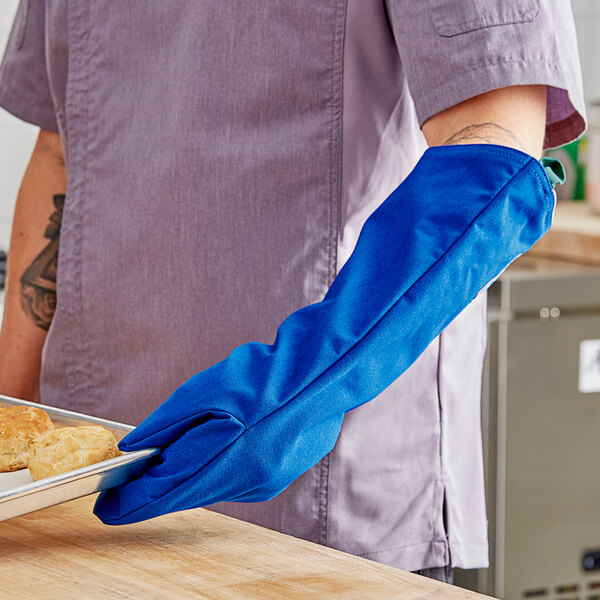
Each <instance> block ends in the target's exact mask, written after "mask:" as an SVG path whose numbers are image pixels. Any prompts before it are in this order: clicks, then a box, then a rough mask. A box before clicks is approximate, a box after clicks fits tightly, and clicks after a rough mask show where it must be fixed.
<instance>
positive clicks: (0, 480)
mask: <svg viewBox="0 0 600 600" xmlns="http://www.w3.org/2000/svg"><path fill="white" fill-rule="evenodd" d="M19 405H21V406H35V407H37V408H42V409H44V410H45V411H46V412H47V413H48V415H49V416H50V418H51V419H52V421H53V422H54V424H55V425H56V426H57V427H73V426H77V425H90V424H92V425H102V426H103V427H106V428H107V429H109V430H110V431H112V432H113V434H114V436H115V438H116V439H117V441H118V440H120V439H122V438H123V437H125V435H127V433H129V432H130V431H131V430H132V429H133V427H131V426H130V425H124V424H122V423H115V422H114V421H107V420H105V419H99V418H97V417H91V416H88V415H82V414H79V413H76V412H71V411H69V410H63V409H60V408H53V407H52V406H46V405H40V404H34V403H32V402H27V401H26V400H18V399H16V398H9V397H8V396H0V406H19ZM159 452H160V449H159V448H147V449H145V450H136V451H135V452H124V453H123V454H122V455H121V456H117V457H116V458H111V459H109V460H105V461H103V462H99V463H96V464H95V465H90V466H89V467H82V468H81V469H74V470H73V471H69V472H67V473H61V474H60V475H55V476H54V477H48V478H46V479H40V480H39V481H33V480H32V479H31V475H30V474H29V470H28V469H23V470H21V471H14V472H12V473H0V521H6V520H7V519H12V518H13V517H18V516H20V515H24V514H26V513H30V512H33V511H35V510H40V509H42V508H47V507H48V506H54V505H55V504H61V503H62V502H67V501H69V500H74V499H75V498H81V497H82V496H87V495H89V494H94V493H96V492H100V491H102V490H106V489H108V488H111V487H115V486H117V485H121V484H123V483H126V482H127V481H130V480H132V479H135V478H136V477H137V476H138V475H140V474H141V473H142V471H143V470H144V468H145V467H146V464H147V462H148V461H149V460H150V459H151V458H152V457H153V456H155V455H156V454H158V453H159Z"/></svg>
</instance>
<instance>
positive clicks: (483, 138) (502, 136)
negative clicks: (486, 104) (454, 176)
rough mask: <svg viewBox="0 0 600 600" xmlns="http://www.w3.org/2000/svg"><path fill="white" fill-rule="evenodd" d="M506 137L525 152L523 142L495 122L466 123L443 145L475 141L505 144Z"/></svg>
mask: <svg viewBox="0 0 600 600" xmlns="http://www.w3.org/2000/svg"><path fill="white" fill-rule="evenodd" d="M507 139H508V140H510V142H511V143H510V145H511V146H512V145H516V146H517V147H518V148H519V149H521V150H523V151H524V152H525V149H524V148H523V144H522V143H521V142H520V141H519V139H518V138H517V136H516V135H515V134H514V133H513V132H512V131H509V130H508V129H505V128H504V127H502V126H500V125H497V124H496V123H476V124H474V125H468V126H467V127H465V128H463V129H461V130H460V131H457V132H456V133H455V134H454V135H452V136H451V137H449V138H448V139H447V140H446V141H445V142H444V144H443V145H444V146H446V145H450V144H477V143H484V144H501V145H507V144H506V141H507Z"/></svg>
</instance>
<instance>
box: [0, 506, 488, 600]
mask: <svg viewBox="0 0 600 600" xmlns="http://www.w3.org/2000/svg"><path fill="white" fill-rule="evenodd" d="M94 499H95V498H94V497H87V498H81V499H79V500H74V501H72V502H69V503H67V504H62V505H59V506H54V507H52V508H48V509H45V510H42V511H38V512H35V513H31V514H28V515H25V516H22V517H18V518H16V519H12V520H9V521H4V522H0V555H1V560H0V597H2V598H10V599H11V600H17V599H19V600H20V599H27V600H29V599H35V600H40V599H45V600H55V599H56V600H58V599H60V600H64V599H65V598H77V599H87V598H94V599H95V598H100V599H102V598H112V599H120V598H136V599H167V598H168V599H174V598H194V599H207V600H208V599H210V600H231V599H240V598H241V599H250V598H252V599H261V600H275V599H280V598H285V599H289V600H296V599H302V600H305V599H308V598H334V599H338V598H339V599H344V600H345V599H348V600H350V599H365V600H378V599H383V598H402V599H406V600H417V599H428V600H434V599H437V598H444V599H447V600H458V599H461V600H470V599H472V600H476V599H480V600H481V599H483V598H485V596H481V595H479V594H474V593H472V592H467V591H466V590H462V589H460V588H457V587H451V586H448V585H446V584H443V583H439V582H437V581H432V580H429V579H425V578H424V577H419V576H417V575H413V574H411V573H406V572H404V571H400V570H398V569H393V568H391V567H386V566H384V565H380V564H377V563H374V562H371V561H367V560H365V559H361V558H357V557H354V556H350V555H348V554H344V553H342V552H338V551H336V550H331V549H330V548H325V547H322V546H318V545H316V544H312V543H310V542H305V541H303V540H298V539H295V538H292V537H290V536H286V535H282V534H280V533H276V532H273V531H269V530H267V529H263V528H261V527H257V526H255V525H251V524H249V523H244V522H242V521H237V520H235V519H231V518H229V517H225V516H223V515H219V514H216V513H212V512H210V511H207V510H203V509H196V510H192V511H187V512H183V513H177V514H172V515H166V516H164V517H159V518H157V519H153V520H151V521H146V522H144V523H138V524H135V525H124V526H120V527H109V526H106V525H103V524H102V523H101V522H100V521H99V520H98V519H97V518H96V517H95V516H94V515H93V514H92V507H93V502H94Z"/></svg>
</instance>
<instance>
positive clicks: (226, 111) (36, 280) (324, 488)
mask: <svg viewBox="0 0 600 600" xmlns="http://www.w3.org/2000/svg"><path fill="white" fill-rule="evenodd" d="M0 105H1V106H3V107H4V108H5V109H6V110H8V111H9V112H11V113H13V114H15V115H16V116H18V117H20V118H22V119H24V120H26V121H28V122H30V123H33V124H35V125H38V126H39V127H40V134H39V138H38V141H37V143H36V146H35V149H34V151H33V155H32V157H31V160H30V163H29V166H28V168H27V171H26V174H25V177H24V179H23V184H22V187H21V190H20V192H19V196H18V199H17V205H16V209H15V217H14V225H13V234H12V239H11V245H10V251H9V266H8V285H7V292H6V302H5V314H4V320H3V325H2V332H1V334H0V392H1V393H3V394H6V395H10V396H16V397H20V398H25V399H34V400H40V401H41V402H43V403H46V404H49V405H53V406H59V407H63V408H67V409H72V410H77V411H79V412H84V413H88V414H93V415H96V416H99V417H104V418H110V419H113V420H119V421H123V422H127V423H131V424H134V425H136V424H138V423H139V422H140V421H141V420H142V419H143V418H145V417H146V416H147V415H148V414H149V413H151V412H152V411H153V410H154V409H155V408H156V407H157V406H158V405H159V404H160V403H161V402H162V401H163V400H164V399H165V398H167V397H168V396H169V394H170V393H171V392H172V391H173V390H174V389H176V388H177V387H178V386H179V385H181V384H182V383H183V382H184V381H186V380H187V379H188V378H190V377H191V376H192V375H193V374H194V373H197V372H199V371H201V370H203V369H205V368H207V367H209V366H210V365H212V364H214V363H216V362H217V361H220V360H221V359H223V358H225V357H226V356H227V355H228V354H229V353H230V352H231V351H232V350H233V349H234V348H236V347H237V346H239V345H240V344H242V343H244V342H248V341H252V340H256V341H262V342H267V343H269V342H271V341H272V340H273V337H274V334H275V331H276V329H277V326H278V325H279V323H280V322H281V321H282V320H283V319H284V318H285V317H286V316H287V315H288V314H290V313H291V312H293V311H294V310H296V309H298V308H300V307H303V306H305V305H308V304H310V303H313V302H317V301H319V300H320V299H321V298H322V297H323V295H324V293H325V292H326V291H327V288H328V286H329V285H330V283H331V282H332V280H333V278H334V277H335V275H336V273H337V272H338V271H339V269H340V268H341V266H342V265H343V264H344V263H345V261H346V260H347V258H348V257H349V255H350V254H351V252H352V250H353V248H354V246H355V244H356V240H357V237H358V234H359V231H360V230H361V227H362V225H363V223H364V222H365V220H366V218H367V217H368V215H369V214H370V213H371V212H373V210H374V209H375V208H376V207H377V206H378V205H379V204H380V203H381V202H382V201H383V200H384V199H385V197H386V196H387V195H388V194H389V193H390V192H391V191H392V190H394V188H396V186H398V184H400V182H401V181H402V180H403V179H404V178H405V177H406V176H407V175H408V173H410V172H411V170H412V169H413V167H414V165H415V164H416V163H417V161H418V159H419V157H420V155H421V154H422V153H423V151H424V150H425V148H426V146H427V144H429V145H432V146H436V145H440V144H470V143H493V144H500V145H504V146H511V147H513V148H519V149H521V150H524V151H525V152H527V153H529V154H531V155H533V156H537V157H539V156H540V155H541V151H542V147H543V146H544V147H552V146H558V145H561V144H564V143H566V142H568V141H570V140H572V139H574V138H576V137H578V136H579V135H580V134H581V133H582V131H583V130H584V128H585V117H584V115H585V111H584V103H583V98H582V86H581V78H580V71H579V65H578V57H577V48H576V40H575V32H574V25H573V19H572V15H571V12H570V7H569V5H568V3H566V2H562V1H561V0H545V1H544V2H539V0H526V1H523V0H519V1H517V0H511V1H506V0H502V1H501V0H494V1H491V2H485V3H484V2H473V1H472V0H470V1H467V0H436V1H434V2H430V3H428V5H427V8H423V7H422V5H420V4H419V3H415V2H409V1H408V0H385V1H383V0H381V1H372V2H363V1H362V0H327V1H324V2H319V3H314V2H308V1H307V0H301V1H297V2H294V3H287V2H264V1H259V2H252V3H248V2H215V1H211V0H206V1H204V2H195V1H192V0H178V1H177V2H160V3H159V2H153V3H146V2H145V3H141V2H136V1H132V2H127V3H113V2H106V1H97V2H94V3H88V2H66V1H64V0H47V1H45V2H44V1H41V0H39V1H27V0H22V1H21V4H20V6H19V10H18V13H17V16H16V20H15V23H14V26H13V29H12V33H11V37H10V40H9V43H8V46H7V49H6V53H5V56H4V59H3V62H2V66H1V67H0ZM67 181H68V185H67ZM63 195H65V197H64V198H62V196H63ZM464 202H465V203H468V202H469V198H468V197H466V198H464ZM57 221H60V233H59V235H58V236H57V235H55V234H56V223H57ZM49 222H51V225H52V227H51V228H50V230H48V224H49ZM55 240H58V242H56V241H55ZM49 248H54V249H55V251H54V256H53V257H49V253H50V250H49ZM40 256H42V258H40ZM484 349H485V296H484V295H483V294H480V295H479V296H478V298H477V299H476V300H475V301H474V302H472V303H471V304H470V305H469V306H468V307H467V309H466V310H465V311H464V312H462V313H461V314H460V315H459V316H458V317H457V318H456V319H455V320H454V321H453V322H452V323H451V324H450V325H449V326H448V327H447V328H446V329H445V330H444V331H443V333H442V334H441V335H440V336H439V337H437V338H436V339H435V340H434V341H433V342H432V343H431V344H430V345H429V346H428V347H427V349H426V350H425V352H423V354H422V355H421V356H420V357H419V358H418V360H417V361H416V362H415V363H414V364H413V365H412V366H411V367H410V368H409V369H408V370H407V371H406V373H404V375H402V376H401V377H400V378H398V379H397V380H396V381H395V382H394V383H393V384H392V385H391V386H389V387H388V388H387V389H386V390H385V392H384V393H382V394H381V395H380V396H378V397H377V398H376V399H374V400H372V401H371V402H368V403H367V404H364V405H363V406H361V407H359V408H357V409H355V410H353V411H351V412H349V413H348V414H347V415H346V416H345V418H344V421H343V425H342V430H341V434H340V436H339V439H338V441H337V444H336V445H335V447H334V449H333V450H332V451H331V452H330V453H329V454H328V455H327V456H325V457H324V458H323V459H322V460H321V461H320V462H319V463H318V464H317V465H315V466H314V467H313V468H311V469H310V470H308V471H307V472H306V473H305V474H304V475H302V476H301V477H299V478H298V479H297V480H296V481H294V483H292V484H291V485H290V486H289V487H288V488H287V489H286V490H285V491H283V492H282V493H281V494H279V495H278V496H277V497H275V498H274V499H273V500H270V501H268V502H261V503H250V504H240V503H224V504H220V505H217V506H214V507H212V508H213V509H214V510H218V511H220V512H223V513H226V514H229V515H232V516H235V517H238V518H241V519H245V520H248V521H251V522H255V523H258V524H261V525H264V526H267V527H270V528H273V529H277V530H279V531H283V532H285V533H290V534H292V535H295V536H298V537H302V538H305V539H308V540H311V541H314V542H317V543H320V544H325V545H328V546H332V547H335V548H338V549H340V550H343V551H346V552H350V553H353V554H357V555H359V556H363V557H367V558H370V559H373V560H378V561H381V562H383V563H387V564H390V565H393V566H397V567H400V568H403V569H406V570H411V571H418V572H422V573H424V574H427V575H430V576H433V577H437V578H440V579H446V580H447V579H450V578H451V569H452V568H453V567H462V568H477V567H485V566H486V565H487V539H486V519H485V503H484V495H483V468H482V456H481V433H480V422H479V420H480V410H479V399H480V380H481V369H482V360H483V354H484Z"/></svg>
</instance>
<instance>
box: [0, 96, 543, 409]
mask: <svg viewBox="0 0 600 600" xmlns="http://www.w3.org/2000/svg"><path fill="white" fill-rule="evenodd" d="M545 123H546V88H545V86H515V87H509V88H503V89H499V90H494V91H491V92H487V93H485V94H481V95H480V96H476V97H474V98H471V99H470V100H466V101H465V102H461V103H460V104H457V105H455V106H453V107H451V108H448V109H447V110H444V111H442V112H440V113H438V114H437V115H434V116H433V117H431V118H430V119H429V120H428V121H427V122H426V123H425V124H424V125H423V133H424V134H425V137H426V139H427V142H428V143H429V145H430V146H438V145H442V144H473V143H492V144H500V145H504V146H511V147H513V148H517V149H519V150H522V151H525V152H527V153H529V154H531V155H533V156H536V157H539V156H540V155H541V152H542V144H543V138H544V129H545ZM66 187H67V173H66V169H65V165H64V158H63V152H62V147H61V144H60V139H59V136H58V135H57V134H54V133H50V132H47V131H41V132H40V136H39V138H38V142H37V144H36V147H35V149H34V151H33V155H32V157H31V161H30V163H29V167H28V168H27V171H26V173H25V177H24V179H23V183H22V185H21V190H20V192H19V196H18V198H17V205H16V210H15V218H14V224H13V233H12V239H11V245H10V249H9V263H8V279H7V289H6V300H5V311H4V320H3V323H2V330H1V332H0V393H1V394H6V395H9V396H15V397H19V398H24V399H28V400H37V399H39V374H40V365H41V354H42V347H43V344H44V340H45V338H46V332H47V329H48V327H49V326H50V323H51V320H52V315H53V313H54V306H55V302H56V266H57V256H58V249H59V242H60V221H61V218H62V202H63V201H64V198H62V195H63V194H65V193H66Z"/></svg>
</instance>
